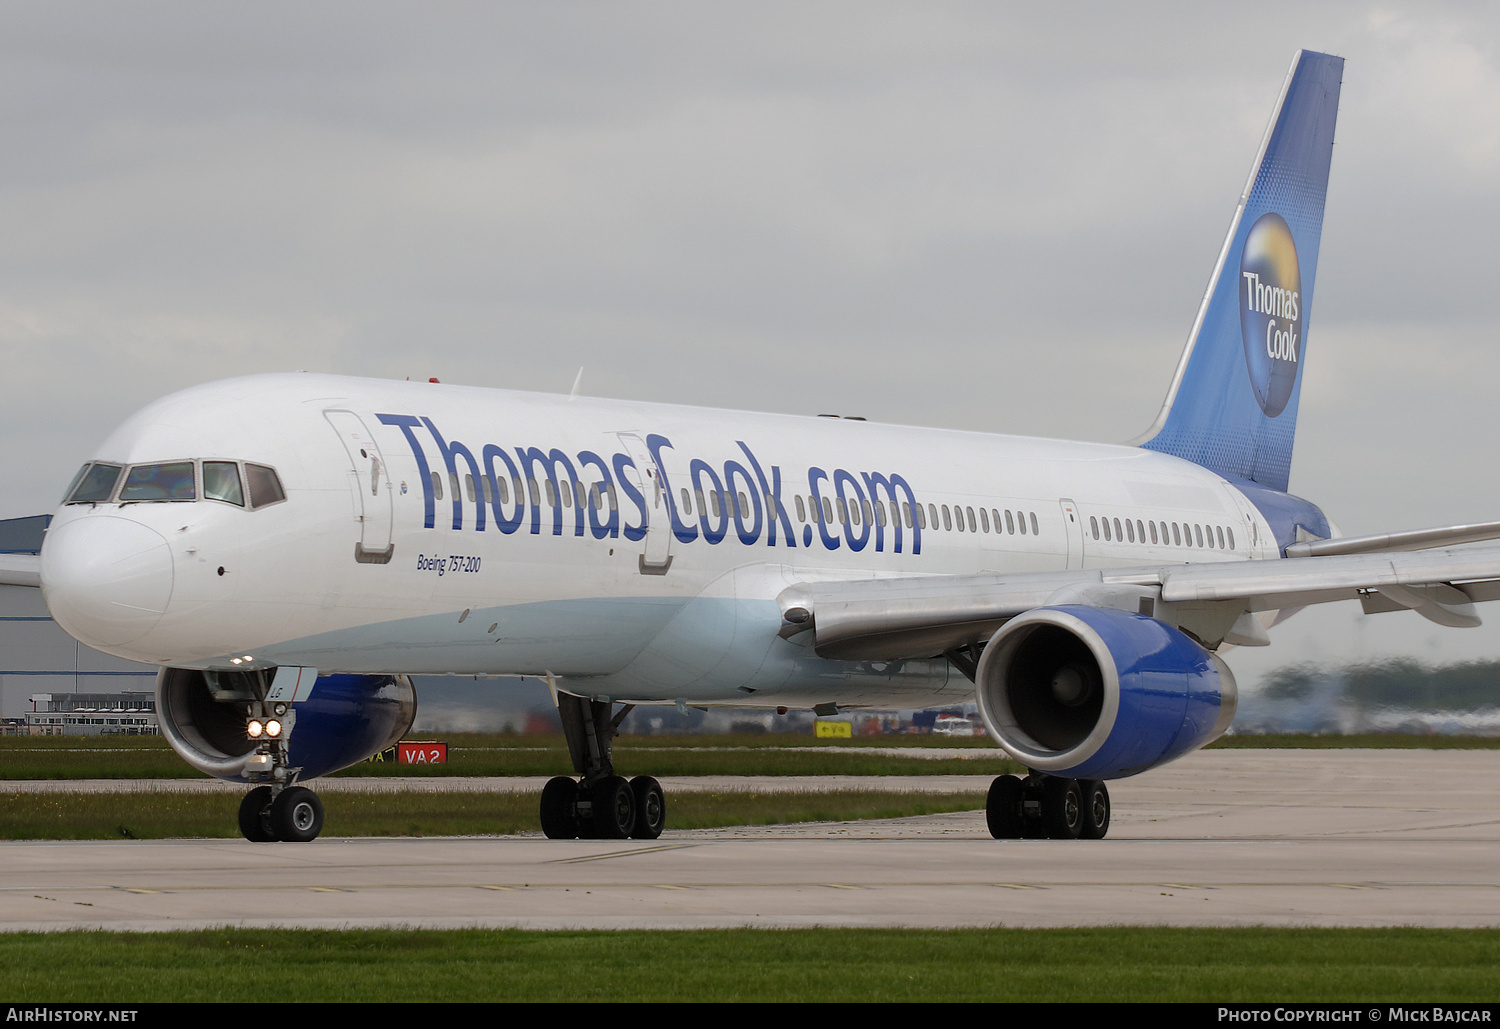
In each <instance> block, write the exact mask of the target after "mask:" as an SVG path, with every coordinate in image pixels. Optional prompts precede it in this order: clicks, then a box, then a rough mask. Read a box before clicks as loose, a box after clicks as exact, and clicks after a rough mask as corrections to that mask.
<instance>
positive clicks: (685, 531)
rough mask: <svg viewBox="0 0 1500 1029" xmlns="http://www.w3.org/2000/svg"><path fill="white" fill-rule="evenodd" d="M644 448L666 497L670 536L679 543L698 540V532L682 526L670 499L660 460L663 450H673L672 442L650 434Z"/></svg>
mask: <svg viewBox="0 0 1500 1029" xmlns="http://www.w3.org/2000/svg"><path fill="white" fill-rule="evenodd" d="M646 447H647V449H649V450H650V451H651V459H652V460H653V461H655V462H656V474H657V475H659V476H661V482H660V483H658V484H657V487H658V488H659V489H660V490H661V491H662V492H663V493H665V494H666V496H667V513H668V514H669V515H671V517H672V535H674V536H676V537H677V539H678V541H679V542H682V543H691V542H693V540H695V539H697V538H698V530H697V528H695V527H690V526H687V525H684V524H683V523H682V518H681V517H680V516H679V515H678V514H677V501H676V500H674V499H673V497H672V482H671V480H670V479H669V478H668V477H667V466H666V464H665V463H663V461H662V459H661V452H662V450H663V449H667V450H673V449H675V448H674V447H673V446H672V441H671V440H669V439H667V437H665V436H659V435H657V434H655V433H652V434H651V435H650V436H647V437H646ZM715 542H717V541H715Z"/></svg>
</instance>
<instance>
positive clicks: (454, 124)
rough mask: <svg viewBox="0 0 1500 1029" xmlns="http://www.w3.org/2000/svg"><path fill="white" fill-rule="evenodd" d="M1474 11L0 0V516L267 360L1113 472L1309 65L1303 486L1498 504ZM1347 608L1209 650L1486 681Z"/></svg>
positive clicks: (1484, 160) (1499, 160) (1486, 38)
mask: <svg viewBox="0 0 1500 1029" xmlns="http://www.w3.org/2000/svg"><path fill="white" fill-rule="evenodd" d="M1038 8H1042V9H1041V10H1038ZM1496 12H1497V8H1496V7H1495V6H1493V5H1488V4H1454V5H1441V4H1432V3H1424V4H1421V5H1412V6H1401V5H1372V4H1363V3H1344V4H1340V3H1326V4H1317V5H1310V4H1305V3H1296V4H1276V3H1258V4H1254V5H1243V4H1237V5H1221V4H1155V5H1152V4H1100V5H1097V6H1094V5H1061V4H1060V5H1036V4H1013V5H1012V4H998V3H947V4H945V3H932V2H925V3H920V4H918V3H907V4H888V3H876V2H870V0H860V2H856V3H817V2H799V3H786V4H778V3H768V2H756V3H744V4H726V3H682V4H679V3H617V2H613V3H493V2H489V3H440V2H424V3H420V4H418V3H371V2H360V3H348V4H345V3H309V2H296V3H268V2H258V3H255V4H207V3H174V2H163V3H138V2H128V0H121V2H111V3H107V4H101V3H77V4H75V3H68V2H58V0H49V2H47V3H31V2H27V3H15V2H7V0H0V140H3V144H0V358H3V366H0V367H3V372H0V375H3V377H0V399H3V405H0V432H3V434H4V439H5V441H6V443H7V445H6V447H5V448H4V452H3V464H0V470H3V474H4V478H5V482H6V484H7V487H6V489H5V490H4V492H3V495H0V517H9V516H15V515H25V514H34V513H38V512H41V511H47V510H51V509H52V507H53V506H54V505H55V504H56V502H57V500H58V495H59V493H60V492H61V491H62V489H63V488H64V486H65V485H66V484H67V482H68V480H69V479H70V477H71V476H72V474H73V472H74V471H75V470H76V469H77V467H78V465H79V464H80V463H82V462H83V461H84V460H86V459H87V458H88V457H89V456H90V455H91V452H92V450H93V448H94V447H95V446H96V445H97V444H98V443H99V442H100V441H101V440H102V439H103V438H104V437H105V435H107V434H108V432H109V430H110V429H111V428H112V427H113V426H114V425H115V424H116V423H118V422H119V421H121V420H122V419H123V418H125V417H126V416H127V415H128V414H130V413H131V412H132V411H133V410H135V409H136V408H138V407H140V406H141V405H143V404H144V403H146V402H148V401H150V400H151V399H153V398H155V397H158V396H160V395H162V394H164V393H168V392H171V391H172V390H175V389H179V388H181V387H185V386H188V385H192V384H194V383H198V382H203V381H207V380H211V379H215V378H223V377H226V376H230V375H238V374H243V373H249V372H260V371H278V370H288V369H308V370H317V371H330V372H341V373H352V374H362V375H374V376H385V377H397V378H400V377H405V376H408V375H409V376H411V377H413V378H419V377H420V378H426V377H428V376H437V377H439V378H441V379H442V380H443V381H444V382H457V383H466V384H472V385H484V386H504V387H510V388H518V389H534V390H547V391H554V392H566V391H567V389H568V388H569V387H570V386H571V384H572V382H573V377H574V375H575V374H576V372H577V370H578V368H579V367H580V366H583V367H585V368H586V371H585V374H584V392H586V393H590V394H593V395H600V396H611V397H621V398H632V399H643V400H655V401H669V402H683V403H692V404H706V405H713V406H725V407H735V408H747V409H758V410H772V411H784V412H801V413H818V412H823V411H833V412H840V413H846V414H863V415H866V416H869V417H871V418H872V419H879V420H887V421H895V422H902V423H910V424H923V425H941V426H952V427H958V428H965V429H976V430H990V431H998V432H1011V433H1026V434H1032V435H1046V436H1060V437H1068V438H1078V439H1092V440H1102V441H1123V440H1125V439H1128V438H1130V437H1133V436H1135V435H1136V434H1137V433H1139V432H1140V431H1141V430H1143V429H1144V428H1145V427H1146V425H1148V424H1149V423H1150V422H1151V420H1152V418H1153V417H1154V416H1155V414H1156V411H1157V408H1158V406H1159V405H1160V402H1161V399H1162V395H1163V393H1164V391H1165V389H1166V386H1167V383H1168V381H1169V379H1170V377H1171V374H1172V371H1173V369H1174V367H1175V365H1176V362H1177V359H1178V356H1179V353H1180V350H1181V347H1182V344H1183V341H1184V338H1185V336H1186V333H1187V330H1188V328H1189V326H1190V324H1191V322H1192V318H1193V315H1194V313H1195V311H1196V309H1197V306H1198V302H1199V298H1200V297H1201V295H1202V291H1203V289H1204V287H1205V285H1206V283H1207V279H1208V275H1209V272H1210V270H1211V268H1212V264H1213V261H1214V259H1215V257H1216V256H1217V254H1218V251H1219V248H1220V246H1221V244H1222V241H1223V236H1224V233H1225V231H1226V229H1227V227H1228V223H1229V218H1230V216H1231V214H1232V213H1233V208H1234V203H1235V200H1236V198H1237V196H1238V194H1239V191H1240V189H1241V187H1242V186H1243V184H1244V181H1245V176H1246V173H1247V172H1248V170H1249V165H1250V162H1251V160H1252V159H1253V157H1254V154H1255V151H1256V147H1257V145H1258V144H1259V142H1260V138H1261V134H1262V132H1263V130H1264V128H1265V124H1266V119H1267V117H1268V116H1269V114H1270V109H1271V106H1272V104H1273V103H1274V101H1275V99H1276V95H1277V91H1278V89H1279V88H1280V86H1281V82H1282V79H1283V77H1284V76H1285V74H1286V70H1287V66H1288V64H1289V62H1290V60H1291V57H1292V54H1293V52H1294V51H1295V50H1296V49H1297V48H1299V47H1307V48H1309V49H1316V50H1323V51H1326V52H1331V53H1336V54H1339V55H1341V56H1343V57H1344V58H1346V60H1347V62H1348V63H1347V65H1346V67H1345V73H1344V85H1343V96H1342V103H1341V107H1340V113H1339V125H1338V133H1337V144H1336V146H1335V150H1334V160H1333V170H1332V175H1331V183H1330V188H1329V200H1328V208H1327V214H1326V217H1325V221H1324V235H1323V246H1322V253H1321V261H1320V267H1319V269H1318V279H1317V294H1316V296H1315V298H1314V302H1313V307H1312V310H1311V312H1310V319H1309V333H1308V345H1309V348H1310V349H1309V351H1308V361H1307V365H1306V371H1305V377H1306V378H1305V385H1304V388H1303V393H1302V404H1301V418H1300V424H1299V428H1300V431H1299V433H1298V440H1297V448H1296V455H1295V458H1294V460H1293V466H1292V489H1293V490H1294V491H1295V492H1298V493H1300V494H1302V495H1305V496H1307V497H1309V498H1311V499H1313V500H1315V501H1316V502H1317V503H1319V504H1320V505H1322V506H1323V508H1324V510H1326V511H1327V512H1328V514H1329V515H1330V516H1331V517H1332V518H1333V519H1334V520H1335V521H1336V522H1337V523H1339V525H1340V526H1341V527H1342V528H1343V529H1344V531H1345V532H1349V533H1361V532H1376V531H1382V530H1388V529H1400V528H1411V527H1418V526H1427V525H1441V524H1449V523H1454V522H1465V521H1481V520H1493V519H1497V518H1500V489H1497V485H1496V472H1495V466H1496V462H1495V460H1494V458H1493V456H1492V455H1494V454H1495V453H1496V452H1497V446H1500V425H1497V419H1496V417H1495V415H1494V409H1493V408H1494V405H1493V401H1492V395H1493V393H1494V391H1495V389H1496V384H1497V383H1500V345H1497V343H1500V313H1497V311H1500V300H1497V297H1500V282H1497V277H1496V270H1497V266H1500V261H1497V259H1496V257H1495V248H1496V245H1497V241H1500V232H1497V230H1500V190H1497V188H1496V187H1497V184H1500V55H1497V52H1496V48H1497V42H1500V33H1497V25H1500V15H1497V13H1496ZM1356 610H1357V609H1356V608H1355V607H1354V606H1353V605H1338V606H1337V608H1336V609H1335V610H1332V611H1324V612H1318V613H1312V612H1309V613H1305V614H1303V615H1301V616H1299V617H1298V618H1296V619H1294V620H1293V621H1292V622H1290V623H1288V624H1287V625H1286V626H1284V627H1283V628H1282V629H1280V630H1278V632H1277V634H1276V636H1277V638H1278V645H1277V646H1274V647H1272V648H1270V650H1269V652H1263V653H1255V654H1247V652H1245V651H1240V652H1238V654H1237V655H1236V657H1234V658H1232V659H1231V663H1232V664H1234V665H1235V667H1236V668H1237V669H1241V670H1243V673H1244V674H1248V675H1249V676H1250V677H1252V678H1253V676H1254V675H1255V674H1256V670H1257V669H1260V668H1263V667H1269V666H1270V665H1274V664H1279V663H1285V662H1288V661H1293V660H1302V659H1316V660H1330V661H1331V660H1348V659H1354V658H1357V657H1360V656H1369V655H1373V654H1379V653H1392V652H1408V653H1412V654H1415V655H1416V656H1419V657H1422V658H1423V659H1426V660H1432V661H1443V660H1457V659H1462V658H1471V657H1500V629H1493V630H1492V628H1491V627H1489V626H1486V627H1485V628H1484V629H1480V630H1474V631H1467V632H1465V631H1458V630H1449V629H1440V628H1438V627H1436V626H1432V625H1430V624H1429V623H1426V622H1424V621H1422V620H1421V619H1420V618H1418V617H1416V616H1415V615H1409V614H1393V615H1381V616H1378V617H1376V618H1364V617H1356V614H1355V612H1356ZM1489 614H1490V618H1491V620H1492V621H1494V622H1495V623H1496V624H1497V625H1500V606H1495V607H1492V609H1491V611H1490V613H1489ZM1242 677H1243V674H1242Z"/></svg>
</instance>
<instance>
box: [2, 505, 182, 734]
mask: <svg viewBox="0 0 1500 1029" xmlns="http://www.w3.org/2000/svg"><path fill="white" fill-rule="evenodd" d="M49 521H51V516H50V515H35V516H33V517H30V518H9V519H0V553H3V554H36V553H39V552H40V551H41V549H42V534H43V533H44V532H45V531H46V529H47V523H48V522H49ZM155 688H156V669H155V668H153V667H152V666H150V665H142V664H136V663H135V662H134V661H123V660H121V659H120V658H117V657H111V656H110V655H108V654H102V653H100V652H99V651H97V650H94V649H92V648H90V647H85V646H84V645H83V644H82V643H79V642H78V641H77V640H75V639H73V637H71V636H69V635H68V634H67V633H65V632H63V631H62V629H61V628H59V627H58V625H57V623H56V622H54V621H53V620H52V616H51V615H50V614H48V613H47V607H46V605H45V604H43V603H42V591H41V590H39V589H36V588H34V587H31V586H5V585H0V720H3V722H4V723H6V725H7V729H6V730H0V731H8V732H15V731H27V732H29V731H31V728H30V726H31V725H33V724H35V725H37V726H38V731H40V728H41V727H42V726H46V727H47V728H48V729H49V730H50V729H51V727H52V726H53V725H54V724H56V725H58V726H59V727H60V728H64V729H66V728H68V725H67V722H66V721H63V722H60V723H53V722H52V721H51V719H54V718H56V719H68V718H73V719H84V718H87V719H89V720H90V723H89V725H88V728H89V729H94V730H101V731H102V730H103V729H104V728H111V729H114V730H115V731H121V730H123V729H128V728H134V729H136V730H137V731H142V730H143V729H145V728H146V727H145V726H143V725H141V724H140V723H139V722H138V721H135V720H138V719H141V718H149V720H150V721H149V723H148V724H149V726H150V728H149V730H146V731H150V732H155V731H156V729H155V726H156V713H155V710H154V708H155V701H154V697H153V696H152V694H153V692H154V690H155ZM142 695H144V698H145V699H146V700H148V701H150V703H151V707H152V708H153V710H151V711H150V712H149V713H145V714H143V713H142V712H141V711H140V709H139V704H138V703H137V702H136V701H131V700H124V699H122V700H120V701H119V703H118V704H115V698H137V700H138V699H139V698H141V697H142ZM34 696H35V697H45V698H47V699H46V700H44V701H36V702H33V699H32V698H33V697H34ZM70 697H71V698H73V699H66V698H70ZM85 697H91V698H93V701H92V702H93V703H94V704H95V707H94V709H90V710H88V712H87V713H85V708H86V707H87V706H88V704H89V703H91V701H85V700H84V699H83V698H85ZM100 698H108V699H109V703H110V705H113V707H119V708H120V709H119V710H118V711H117V710H114V709H113V707H111V706H108V705H105V704H104V703H103V702H102V701H101V699H100ZM131 703H135V704H136V706H135V707H126V705H127V704H131ZM41 705H52V707H51V708H50V709H48V710H46V711H42V710H38V709H37V708H38V707H39V706H41ZM70 705H76V706H77V710H76V711H74V710H73V708H72V707H70ZM34 716H35V718H45V719H48V721H45V722H35V721H34V720H33V718H34ZM127 718H128V719H131V720H132V723H131V724H129V725H126V724H124V723H122V722H120V720H122V719H127ZM95 719H99V720H102V724H93V720H95ZM109 719H115V720H116V722H117V724H114V725H111V724H110V722H109ZM22 726H24V727H25V729H24V730H22V729H21V728H20V727H22ZM72 728H73V729H75V730H80V729H83V726H82V725H78V724H75V725H74V726H73V727H72ZM71 734H72V733H71V732H69V733H68V735H71Z"/></svg>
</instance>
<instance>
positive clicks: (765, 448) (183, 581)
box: [42, 374, 1278, 705]
mask: <svg viewBox="0 0 1500 1029" xmlns="http://www.w3.org/2000/svg"><path fill="white" fill-rule="evenodd" d="M471 459H472V461H471ZM96 460H98V461H101V462H112V463H114V464H119V465H122V466H131V465H138V464H142V463H148V462H165V461H174V460H176V461H185V460H194V461H197V462H199V464H198V466H197V467H198V469H199V471H198V475H199V483H200V489H199V491H198V494H197V495H198V497H199V498H200V499H195V500H191V501H185V500H163V501H148V502H134V503H120V502H118V501H117V500H113V499H112V500H109V501H105V502H100V503H74V504H67V505H65V506H64V507H62V508H61V509H60V510H59V512H58V513H57V515H56V517H55V518H54V520H53V522H52V526H51V529H50V532H49V534H48V540H47V543H46V546H45V547H44V549H43V553H42V581H43V588H44V591H45V592H46V595H47V601H48V604H49V606H50V607H51V609H52V611H53V613H54V616H55V617H56V618H57V619H58V621H59V622H60V623H61V624H62V625H63V626H64V627H65V628H67V629H68V630H69V631H70V632H71V633H73V635H75V636H76V637H77V638H79V639H80V640H83V641H84V642H86V643H89V644H90V645H92V646H95V647H98V648H100V649H102V650H105V651H108V652H110V653H113V654H117V655H120V656H122V657H127V658H131V659H134V660H139V661H145V662H150V663H155V664H160V665H167V666H180V667H196V668H211V667H216V668H228V667H231V666H230V664H229V662H231V661H236V662H238V663H237V664H235V665H234V667H239V668H253V667H265V666H270V665H302V666H310V667H315V668H317V669H318V670H319V671H320V672H400V673H413V674H462V675H471V674H472V675H514V674H521V675H538V676H549V677H552V678H553V680H554V681H555V682H557V683H558V684H559V685H560V686H562V687H563V688H566V689H568V690H569V691H571V692H577V693H584V694H589V695H598V696H608V697H611V698H613V699H616V700H634V701H644V702H651V701H658V702H660V701H673V700H678V699H683V700H687V701H689V702H693V703H736V704H757V705H781V704H803V703H820V702H837V703H841V704H853V703H875V702H890V701H897V700H899V701H901V702H902V703H907V704H911V703H922V702H923V701H922V700H921V698H922V697H924V696H925V697H938V696H949V695H959V694H967V693H968V692H970V690H971V689H972V687H971V686H970V684H969V683H968V682H967V680H964V679H963V678H962V677H961V676H958V675H956V674H954V675H951V676H950V673H949V669H948V666H947V662H946V661H943V660H941V659H937V660H921V661H905V662H882V663H875V664H871V663H859V662H843V661H828V660H823V659H820V658H818V657H817V656H816V655H815V654H814V653H813V652H812V651H811V650H810V649H809V648H808V647H806V646H805V645H801V644H799V643H798V642H796V641H795V640H792V641H788V640H785V639H781V638H780V637H778V635H777V628H778V626H779V623H780V614H779V611H778V609H777V607H776V603H775V597H776V596H777V594H778V593H780V592H781V591H782V590H784V589H786V588H787V587H788V586H790V585H793V584H795V583H798V582H816V581H826V580H830V579H869V578H873V577H881V576H917V575H931V574H951V573H967V572H978V571H994V572H1002V573H1019V572H1033V571H1045V570H1053V569H1065V568H1087V567H1104V566H1119V565H1144V564H1170V563H1174V562H1186V561H1195V562H1196V561H1226V560H1248V559H1255V558H1274V557H1276V556H1278V552H1277V547H1276V544H1275V543H1274V542H1273V541H1272V535H1271V531H1270V527H1269V526H1268V525H1267V523H1266V522H1265V520H1264V519H1263V518H1262V517H1261V516H1260V515H1259V514H1258V513H1257V512H1256V510H1255V509H1254V507H1252V505H1251V504H1250V503H1249V502H1248V501H1246V500H1245V498H1244V497H1243V496H1241V495H1240V493H1239V492H1238V491H1237V490H1235V489H1234V488H1232V487H1231V486H1230V485H1229V484H1228V483H1227V482H1226V481H1225V480H1224V479H1222V478H1221V477H1219V476H1218V475H1216V474H1214V473H1212V472H1209V471H1207V470H1205V469H1203V468H1200V467H1198V466H1197V465H1193V464H1190V463H1188V462H1185V461H1181V460H1178V459H1176V458H1172V457H1168V456H1164V455H1162V454H1157V453H1153V452H1151V451H1147V450H1140V449H1136V448H1133V447H1122V446H1105V445H1096V444H1086V443H1074V442H1065V441H1057V440H1039V439H1027V438H1019V437H1011V436H996V435H987V434H980V433H972V432H955V431H948V430H936V429H919V428H910V427H905V426H894V425H884V424H878V423H873V422H865V421H859V420H851V419H839V418H826V417H824V418H813V417H793V416H784V415H768V414H751V413H742V412H728V411H715V410H706V409H701V408H691V407H678V406H669V405H660V404H645V403H629V402H623V401H614V400H599V399H591V398H584V397H578V398H569V397H563V396H553V395H545V394H530V393H517V392H510V391H503V390H491V389H477V388H469V387H461V386H449V385H440V384H434V383H413V382H388V381H380V380H371V379H358V378H347V377H340V376H329V375H315V374H286V375H267V376H256V377H250V378H243V379H232V380H227V381H223V382H217V383H212V384H209V385H205V386H201V387H197V388H194V389H189V390H186V391H183V392H181V393H177V394H174V395H172V396H169V397H166V398H164V399H162V400H160V401H157V402H156V403H154V404H152V405H150V406H148V407H147V408H145V409H144V410H142V411H141V412H140V413H138V414H137V415H135V416H134V417H133V418H131V419H130V420H129V421H128V422H126V423H125V424H124V425H123V426H121V428H120V429H119V430H118V431H116V432H115V433H114V434H113V435H112V436H110V438H109V439H108V440H106V441H105V443H104V444H103V445H102V446H101V447H100V449H99V452H98V454H97V455H96ZM203 461H230V462H232V461H239V462H257V463H260V464H263V465H267V466H270V467H272V468H274V469H275V471H276V473H277V475H279V477H280V480H281V482H282V483H283V484H284V487H285V495H286V500H285V501H284V502H280V503H273V504H270V505H268V506H262V507H260V508H258V509H251V508H250V507H249V506H248V505H246V506H240V505H236V504H232V503H226V502H223V501H218V500H208V499H201V498H202V489H201V483H202V476H203V474H204V473H203V469H202V462H203ZM549 469H550V471H551V475H550V476H549ZM500 480H504V482H503V484H502V483H501V481H500ZM517 486H519V487H520V493H521V496H519V497H518V495H517V488H516V487H517ZM716 492H718V493H719V494H720V495H719V496H718V497H715V496H714V494H715V493H716ZM872 494H873V495H872ZM455 498H456V499H455ZM580 499H581V500H582V502H583V506H582V508H580V506H579V501H580ZM877 501H878V504H877V503H876V502H877ZM814 505H816V506H817V507H819V508H824V509H825V510H826V512H827V514H826V515H824V516H822V517H818V516H815V515H814V511H813V508H814ZM916 505H920V506H921V509H922V510H921V513H920V514H918V512H917V511H916V509H915V508H916ZM956 516H957V517H960V518H961V519H962V522H961V524H962V529H960V528H959V523H957V522H955V517H956ZM971 519H972V525H971ZM481 522H482V524H481ZM898 522H899V527H898V525H897V523H898ZM1122 530H1123V531H1124V536H1125V538H1124V539H1121V538H1120V535H1121V531H1122ZM1204 531H1207V532H1208V534H1209V535H1208V539H1207V540H1204V539H1203V538H1202V536H1201V534H1202V533H1203V532H1204ZM1184 532H1186V533H1187V535H1188V537H1189V540H1190V542H1184V541H1183V540H1182V539H1181V535H1182V534H1183V533H1184ZM1106 534H1107V537H1108V538H1106Z"/></svg>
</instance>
